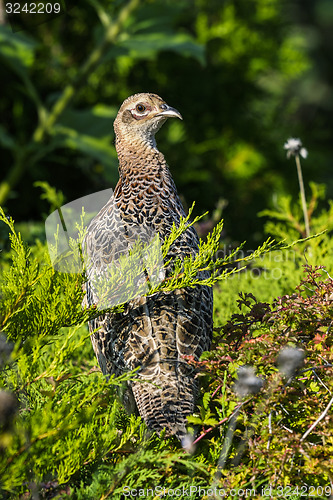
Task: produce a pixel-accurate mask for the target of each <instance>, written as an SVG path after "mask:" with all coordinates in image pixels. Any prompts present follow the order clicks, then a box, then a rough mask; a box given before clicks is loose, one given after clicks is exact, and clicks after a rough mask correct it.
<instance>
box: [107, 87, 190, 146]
mask: <svg viewBox="0 0 333 500" xmlns="http://www.w3.org/2000/svg"><path fill="white" fill-rule="evenodd" d="M167 118H180V119H181V120H182V115H181V114H180V113H179V111H177V110H176V109H175V108H172V107H171V106H169V105H168V104H167V103H166V102H165V101H164V100H163V99H162V98H161V97H159V96H158V95H156V94H149V93H142V94H135V95H132V96H131V97H128V99H126V100H125V101H124V102H123V104H122V105H121V107H120V109H119V111H118V114H117V117H116V119H115V121H114V130H115V134H116V148H117V151H118V149H121V148H120V147H119V146H120V145H121V144H124V143H126V145H127V147H129V146H132V148H133V147H134V150H135V149H136V147H139V148H140V147H142V146H143V145H145V146H150V147H153V148H155V147H156V142H155V134H156V132H157V131H158V130H159V129H160V128H161V126H162V125H163V123H164V122H165V121H166V119H167ZM132 148H130V149H132ZM119 152H120V151H118V154H119ZM132 152H134V151H133V150H132Z"/></svg>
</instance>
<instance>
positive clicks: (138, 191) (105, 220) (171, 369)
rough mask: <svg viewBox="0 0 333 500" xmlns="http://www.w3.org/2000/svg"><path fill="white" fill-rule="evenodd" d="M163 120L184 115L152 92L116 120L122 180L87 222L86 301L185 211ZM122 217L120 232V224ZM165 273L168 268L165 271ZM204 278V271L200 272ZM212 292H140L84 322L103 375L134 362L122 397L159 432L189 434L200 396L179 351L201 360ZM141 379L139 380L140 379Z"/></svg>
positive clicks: (183, 239) (190, 235)
mask: <svg viewBox="0 0 333 500" xmlns="http://www.w3.org/2000/svg"><path fill="white" fill-rule="evenodd" d="M167 118H179V119H182V116H181V114H180V113H179V112H178V111H177V110H176V109H174V108H172V107H171V106H168V105H167V104H166V102H165V101H164V100H163V99H162V98H161V97H159V96H158V95H156V94H150V93H141V94H135V95H133V96H131V97H129V98H128V99H126V100H125V101H124V102H123V104H122V106H121V107H120V109H119V112H118V114H117V117H116V119H115V122H114V130H115V146H116V150H117V154H118V159H119V181H118V184H117V186H116V188H115V191H114V193H113V196H112V197H111V199H110V200H109V201H108V202H107V204H106V205H105V206H104V207H103V208H102V210H101V211H100V212H99V213H98V214H97V215H96V217H95V218H94V219H93V220H92V221H91V223H90V225H89V227H88V231H87V235H86V237H85V241H84V250H85V252H86V255H87V256H88V258H89V260H90V262H91V266H90V268H88V271H87V282H86V284H85V287H86V296H85V304H86V305H88V306H90V305H92V304H96V303H97V302H98V296H97V294H96V291H95V289H94V285H93V278H94V276H95V275H96V274H103V272H104V271H105V269H106V267H107V266H108V265H109V264H110V263H111V262H113V261H114V260H115V259H117V258H118V257H119V253H121V252H122V251H125V250H126V248H129V247H131V246H132V245H133V243H134V239H135V237H136V236H135V235H137V234H138V232H139V233H140V234H151V233H155V234H156V233H157V234H158V235H159V238H160V240H162V241H163V240H164V239H165V238H166V237H168V236H169V234H170V232H171V229H172V226H173V223H175V224H176V225H179V221H180V219H181V217H184V216H185V212H184V209H183V206H182V204H181V202H180V199H179V196H178V194H177V190H176V186H175V184H174V181H173V179H172V176H171V173H170V170H169V167H168V165H167V163H166V161H165V158H164V156H163V154H162V153H160V152H159V150H158V149H157V146H156V141H155V134H156V132H157V131H158V130H159V129H160V127H161V126H162V125H163V124H164V123H165V121H166V120H167ZM120 222H121V224H122V227H123V230H122V231H120V230H119V223H120ZM198 244H199V239H198V236H197V234H196V231H195V229H194V228H193V227H192V226H191V227H189V228H188V229H187V230H186V231H185V232H184V233H183V234H182V235H181V236H180V237H179V238H178V239H177V240H176V241H175V242H174V243H173V245H172V246H171V248H170V251H169V254H168V256H167V260H168V261H169V259H170V258H171V259H172V258H177V257H180V258H181V259H182V258H184V257H185V256H189V255H196V254H197V252H198ZM165 272H166V275H168V274H170V272H171V269H170V268H167V269H166V271H165ZM203 277H207V274H205V273H203ZM212 307H213V297H212V290H211V288H210V287H207V286H196V287H195V288H191V289H189V288H185V289H178V290H175V291H172V292H158V293H155V294H153V295H150V296H149V295H148V296H139V297H136V298H134V299H131V300H129V301H128V302H127V303H126V304H125V309H124V311H123V312H121V313H119V312H117V313H113V312H111V313H105V314H102V315H101V316H99V317H97V318H96V319H93V320H91V321H90V322H89V330H90V333H91V340H92V344H93V348H94V351H95V354H96V357H97V359H98V362H99V364H100V367H101V370H102V372H103V373H104V374H105V375H110V374H115V375H116V376H117V375H120V374H122V373H124V372H125V371H128V370H133V369H135V368H138V373H137V379H136V380H134V381H131V382H129V383H128V387H127V389H126V391H125V394H124V395H123V402H124V406H125V408H126V409H127V411H129V412H135V411H136V412H137V411H138V412H139V414H140V415H141V417H142V418H143V419H144V420H145V422H146V424H147V426H148V428H151V429H152V430H155V431H156V432H157V433H158V434H160V432H161V430H162V429H165V430H166V435H175V436H176V437H177V438H178V439H179V440H180V441H182V439H183V438H184V437H185V435H186V423H187V416H188V415H190V414H191V413H193V411H194V408H195V403H196V398H197V395H198V382H197V379H196V378H195V371H194V369H193V367H191V366H190V365H189V364H188V363H187V361H186V360H185V358H184V356H186V355H191V356H193V357H194V359H198V358H199V357H200V355H201V354H202V352H203V351H205V350H208V349H209V347H210V343H211V336H212V328H213V326H212ZM138 379H139V380H138Z"/></svg>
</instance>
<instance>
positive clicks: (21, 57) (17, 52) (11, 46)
mask: <svg viewBox="0 0 333 500" xmlns="http://www.w3.org/2000/svg"><path fill="white" fill-rule="evenodd" d="M37 46H38V44H37V42H36V41H35V40H33V39H32V38H30V37H28V36H27V35H23V34H21V33H20V34H17V33H15V34H14V33H12V32H11V31H10V29H9V28H7V27H6V26H0V57H1V59H2V61H4V62H5V63H7V64H8V65H9V66H10V67H11V69H12V70H13V71H14V72H15V73H18V74H20V75H22V73H23V72H27V69H28V68H30V67H31V66H32V65H33V63H34V61H35V49H36V47H37Z"/></svg>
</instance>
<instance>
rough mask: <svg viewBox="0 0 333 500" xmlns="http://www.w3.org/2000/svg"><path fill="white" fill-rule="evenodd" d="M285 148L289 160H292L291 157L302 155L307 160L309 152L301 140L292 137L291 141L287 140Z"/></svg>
mask: <svg viewBox="0 0 333 500" xmlns="http://www.w3.org/2000/svg"><path fill="white" fill-rule="evenodd" d="M283 147H284V149H286V150H287V158H290V157H291V156H296V155H300V156H301V157H302V158H304V159H305V158H306V157H307V156H308V151H307V150H306V149H305V148H303V147H302V141H301V139H297V138H292V137H291V138H290V139H288V140H287V142H286V143H285V145H284V146H283Z"/></svg>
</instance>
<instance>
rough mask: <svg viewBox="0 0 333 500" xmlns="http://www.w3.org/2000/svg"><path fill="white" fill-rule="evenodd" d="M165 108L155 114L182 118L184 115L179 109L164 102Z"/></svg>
mask: <svg viewBox="0 0 333 500" xmlns="http://www.w3.org/2000/svg"><path fill="white" fill-rule="evenodd" d="M164 106H165V109H163V111H161V112H160V113H158V114H157V115H155V116H163V117H164V118H179V119H180V120H182V119H183V117H182V115H181V114H180V113H179V111H177V109H175V108H172V107H171V106H168V105H167V104H164Z"/></svg>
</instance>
